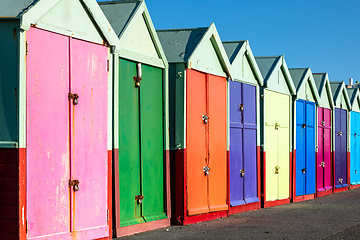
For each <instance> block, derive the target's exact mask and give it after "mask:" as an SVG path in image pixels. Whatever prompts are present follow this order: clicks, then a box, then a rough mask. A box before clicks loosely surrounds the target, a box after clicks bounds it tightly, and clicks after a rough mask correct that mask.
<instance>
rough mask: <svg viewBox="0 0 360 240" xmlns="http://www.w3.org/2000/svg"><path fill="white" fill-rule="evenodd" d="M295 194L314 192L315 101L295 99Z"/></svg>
mask: <svg viewBox="0 0 360 240" xmlns="http://www.w3.org/2000/svg"><path fill="white" fill-rule="evenodd" d="M295 168H296V175H295V177H296V189H295V191H296V196H302V195H308V194H313V193H315V103H313V102H309V101H304V100H301V99H299V100H297V101H296V166H295Z"/></svg>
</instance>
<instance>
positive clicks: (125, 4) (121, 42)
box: [98, 0, 168, 67]
mask: <svg viewBox="0 0 360 240" xmlns="http://www.w3.org/2000/svg"><path fill="white" fill-rule="evenodd" d="M98 4H99V6H100V8H101V10H102V11H103V12H104V14H105V16H106V18H107V19H108V20H109V22H110V24H111V26H112V28H113V29H114V32H115V33H116V35H117V38H118V40H117V42H116V52H118V53H119V54H120V56H122V57H126V58H129V59H132V60H138V61H143V62H145V63H148V64H154V65H157V66H159V67H164V66H167V65H168V62H167V60H166V56H165V53H164V50H163V48H162V46H161V43H160V40H159V38H158V35H157V33H156V30H155V27H154V24H153V22H152V20H151V17H150V14H149V11H148V9H147V7H146V4H145V1H144V0H119V1H104V2H99V3H98ZM139 22H141V23H140V24H141V25H140V26H139V25H136V24H137V23H139ZM136 31H147V32H146V34H147V35H142V37H146V39H139V41H140V42H137V43H138V44H139V45H137V46H136V43H135V40H137V39H134V38H136V37H138V36H136V35H134V33H136ZM127 33H128V35H127ZM137 34H138V33H137ZM129 39H130V40H131V42H132V43H131V44H130V43H129V42H130V41H129ZM144 44H148V45H151V46H149V49H153V50H149V52H146V50H145V49H141V48H140V47H144V46H143V45H144ZM136 47H139V48H138V49H134V48H136ZM130 48H131V49H130ZM154 49H155V50H154ZM155 52H156V56H154V55H155ZM159 59H161V60H160V61H161V62H160V63H159Z"/></svg>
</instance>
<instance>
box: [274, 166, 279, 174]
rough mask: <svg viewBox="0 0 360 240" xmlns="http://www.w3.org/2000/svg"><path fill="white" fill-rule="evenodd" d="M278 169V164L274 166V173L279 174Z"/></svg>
mask: <svg viewBox="0 0 360 240" xmlns="http://www.w3.org/2000/svg"><path fill="white" fill-rule="evenodd" d="M279 169H280V167H279V166H275V174H279Z"/></svg>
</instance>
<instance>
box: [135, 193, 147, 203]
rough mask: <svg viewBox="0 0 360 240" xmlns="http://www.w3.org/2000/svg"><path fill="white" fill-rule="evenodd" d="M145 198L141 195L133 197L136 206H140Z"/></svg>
mask: <svg viewBox="0 0 360 240" xmlns="http://www.w3.org/2000/svg"><path fill="white" fill-rule="evenodd" d="M144 198H145V197H144V196H143V195H136V196H135V201H136V202H137V204H142V201H143V199H144Z"/></svg>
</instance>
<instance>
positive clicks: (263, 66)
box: [255, 55, 296, 95]
mask: <svg viewBox="0 0 360 240" xmlns="http://www.w3.org/2000/svg"><path fill="white" fill-rule="evenodd" d="M255 59H256V62H257V64H258V66H259V69H260V71H261V74H262V76H263V78H264V85H267V82H268V80H269V79H270V77H271V76H272V75H273V74H276V72H277V70H280V69H281V70H282V71H283V72H284V75H285V80H286V83H287V85H288V88H289V90H290V93H291V94H292V95H296V88H295V85H294V83H293V80H292V78H291V75H290V72H289V69H288V67H287V65H286V62H285V59H284V56H283V55H280V56H265V57H255Z"/></svg>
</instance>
